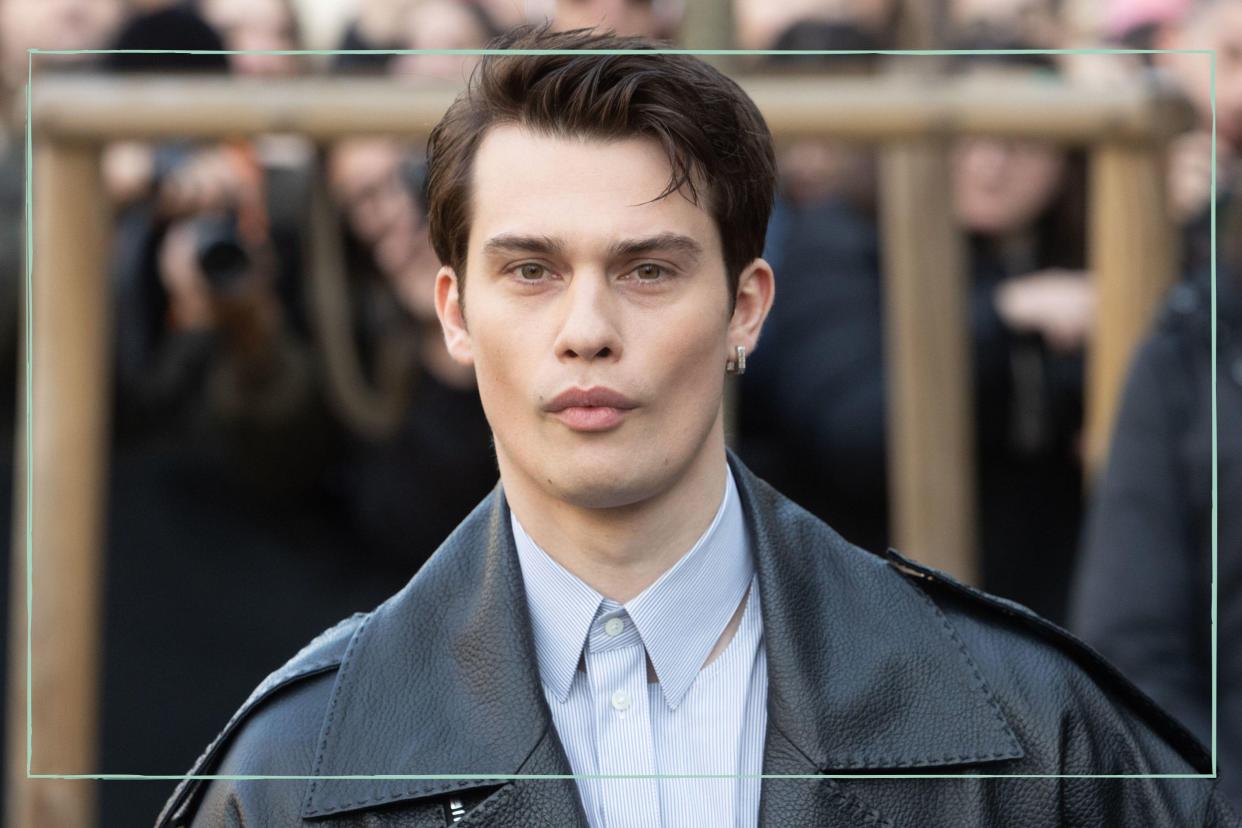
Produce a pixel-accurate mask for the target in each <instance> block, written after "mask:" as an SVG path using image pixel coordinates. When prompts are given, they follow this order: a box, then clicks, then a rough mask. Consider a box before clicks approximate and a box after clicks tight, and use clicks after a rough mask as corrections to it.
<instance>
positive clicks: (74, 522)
mask: <svg viewBox="0 0 1242 828" xmlns="http://www.w3.org/2000/svg"><path fill="white" fill-rule="evenodd" d="M34 162H35V168H34V273H33V285H32V290H33V295H32V297H31V298H32V305H31V307H32V313H33V320H30V321H32V322H33V325H34V328H33V350H32V353H31V357H32V362H31V365H32V379H33V392H34V398H33V400H32V422H33V429H34V433H33V438H34V441H33V461H34V470H35V475H34V480H33V487H32V489H31V494H32V496H33V499H32V500H31V506H32V513H31V514H32V518H33V535H32V537H33V546H32V562H33V578H32V583H33V596H32V602H31V604H30V607H31V613H32V615H31V617H32V626H31V648H30V658H31V662H30V665H29V669H30V682H31V688H32V694H31V705H30V727H31V737H32V738H31V751H32V752H31V764H30V772H31V773H34V774H40V773H43V774H91V773H99V772H100V769H99V767H98V750H97V746H98V722H99V687H100V680H99V676H100V665H101V658H100V655H101V654H100V642H101V638H102V636H101V634H100V629H101V622H102V617H101V611H100V593H101V591H102V552H101V550H102V547H103V543H102V540H103V518H104V488H103V483H104V471H105V461H106V454H107V447H108V443H109V434H108V429H109V422H108V401H109V399H110V398H111V389H110V387H109V382H110V374H111V372H110V370H109V369H110V366H111V362H110V360H109V358H108V354H109V353H110V340H111V336H110V330H109V327H110V321H111V296H110V292H109V290H108V282H107V271H106V267H105V264H106V261H107V241H108V229H109V228H108V223H107V221H106V217H105V212H104V210H105V208H104V199H103V193H102V191H101V188H100V181H99V154H98V150H97V148H96V147H95V146H91V145H82V144H78V145H66V144H37V145H36V147H35V158H34ZM24 410H25V400H24V397H23V401H22V411H24ZM21 419H22V418H21V417H19V422H20V421H21ZM19 436H20V437H21V438H22V440H21V442H19V443H18V447H17V453H18V456H19V457H21V458H22V460H23V462H24V457H25V442H24V436H25V432H24V429H23V430H19ZM14 491H15V492H17V493H19V497H18V498H16V502H17V503H18V504H19V509H20V510H19V511H18V512H17V513H16V515H15V518H16V520H15V521H14V527H15V528H14V542H13V547H12V550H13V551H12V554H13V567H12V572H13V576H14V577H13V584H14V589H13V595H14V597H15V599H16V600H14V601H13V612H12V616H11V619H12V622H13V623H12V626H11V628H10V645H9V646H10V654H11V657H10V662H9V664H10V672H9V698H10V703H9V710H8V713H9V719H8V726H9V744H8V748H9V751H8V756H7V761H8V783H9V790H8V802H7V806H6V807H7V817H8V824H9V825H14V826H18V825H20V826H23V828H44V827H45V826H46V828H59V827H60V826H66V825H72V826H75V827H77V826H91V825H93V824H95V821H96V789H95V783H93V782H90V781H87V780H55V779H28V778H27V777H26V770H27V766H26V727H27V718H26V670H27V664H26V655H27V653H26V610H27V595H26V511H25V492H26V480H25V479H18V480H17V481H16V485H15V486H14Z"/></svg>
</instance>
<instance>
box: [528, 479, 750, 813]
mask: <svg viewBox="0 0 1242 828" xmlns="http://www.w3.org/2000/svg"><path fill="white" fill-rule="evenodd" d="M510 519H511V522H512V527H513V537H514V540H515V542H516V545H517V551H518V560H519V562H520V565H521V569H522V579H523V581H524V583H525V587H526V599H527V605H528V607H529V610H530V617H531V626H532V630H533V632H534V640H535V651H536V654H537V657H538V660H539V673H540V678H541V680H542V683H543V690H544V695H545V696H546V698H547V700H548V706H549V707H550V708H551V710H552V720H553V723H554V724H555V726H556V730H557V734H558V735H559V736H560V739H561V743H562V744H563V745H564V747H565V752H566V754H567V756H568V758H569V764H570V766H571V767H572V768H573V772H574V774H575V776H576V777H577V779H576V782H577V785H578V791H579V793H580V795H581V797H582V802H583V805H584V807H585V809H586V814H587V818H588V820H589V821H590V824H591V826H592V828H638V827H639V826H642V828H651V826H696V825H702V826H733V825H737V826H753V825H755V824H756V823H757V820H758V814H759V786H760V780H759V778H758V776H757V774H759V773H761V771H762V767H763V742H764V729H765V726H766V724H767V689H768V685H767V662H766V658H765V654H764V647H763V623H762V619H761V613H760V606H759V588H758V581H757V579H756V576H755V570H754V563H753V561H752V558H751V554H750V549H749V546H748V544H747V538H746V526H745V522H744V519H743V516H742V509H741V504H740V502H739V500H738V495H737V489H736V486H735V484H734V482H733V475H732V472H731V471H729V472H728V474H727V479H726V482H725V492H724V496H723V497H722V498H721V503H720V507H719V509H717V511H716V515H715V517H714V518H713V520H712V523H711V525H710V526H709V527H708V528H707V530H706V531H705V532H704V533H703V534H702V535H701V536H700V537H699V539H698V541H697V542H696V543H695V544H694V546H693V547H692V548H691V549H690V550H689V551H688V552H687V553H686V554H685V555H683V556H682V557H681V559H680V560H678V561H677V563H675V564H674V565H673V566H672V567H670V568H669V569H668V571H667V572H665V573H664V574H663V575H661V576H660V578H659V579H658V580H657V581H656V582H655V583H653V584H652V585H651V586H649V587H647V589H645V590H643V592H642V593H641V594H639V595H638V596H636V597H635V598H633V599H632V600H630V601H628V602H627V603H625V604H624V605H622V604H618V603H616V602H615V601H612V600H610V599H606V598H604V597H603V596H602V595H600V594H599V593H598V592H596V591H595V590H593V589H592V588H591V587H589V586H587V585H586V584H585V583H583V581H582V580H581V579H579V578H578V577H577V576H576V575H574V574H573V573H571V572H569V571H568V570H567V569H565V568H564V567H563V566H561V565H560V564H558V563H557V562H556V561H554V560H553V559H552V558H551V557H549V556H548V554H547V553H546V552H544V551H543V550H542V549H540V548H539V546H538V545H537V544H536V543H535V542H534V541H533V540H532V539H531V538H530V536H529V535H527V534H526V531H525V530H524V529H523V528H522V525H521V522H520V521H519V520H518V518H517V516H516V515H515V514H513V513H512V512H510ZM743 596H745V598H746V606H745V609H744V610H743V613H742V619H741V623H740V625H739V626H738V628H737V630H736V632H735V633H734V635H733V638H732V639H730V641H729V643H728V645H727V647H726V648H725V650H724V651H723V652H721V653H720V654H718V655H717V657H716V658H715V659H713V660H712V662H711V663H710V664H708V665H707V666H706V667H704V666H703V662H704V661H705V660H706V659H707V656H708V654H709V653H710V652H711V650H712V648H713V647H714V646H715V644H716V642H717V640H718V639H719V638H720V636H721V634H722V633H723V632H724V629H725V627H726V626H727V625H728V623H729V620H730V619H731V618H732V617H733V614H734V612H735V611H736V610H737V607H738V604H739V603H740V602H741V601H742V598H743ZM648 659H650V662H651V665H652V667H653V668H654V672H655V676H656V677H657V678H658V681H656V682H652V683H648V678H647V661H648ZM580 667H581V668H584V669H580ZM656 774H660V775H665V776H663V777H662V778H636V777H653V775H656ZM668 775H680V776H681V777H682V778H670V776H668ZM688 775H689V776H703V775H713V776H717V777H719V776H721V775H723V776H725V777H733V778H698V779H687V778H685V777H686V776H688ZM739 775H742V776H739ZM744 775H750V778H745V776H744ZM609 777H612V778H609ZM624 777H629V778H624Z"/></svg>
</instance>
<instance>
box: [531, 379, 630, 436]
mask: <svg viewBox="0 0 1242 828" xmlns="http://www.w3.org/2000/svg"><path fill="white" fill-rule="evenodd" d="M637 407H638V403H636V402H634V401H633V400H631V399H630V398H629V397H627V396H625V395H624V394H622V393H620V392H619V391H614V390H613V389H611V388H605V387H603V386H599V385H597V386H595V387H594V388H586V389H583V388H570V389H569V390H567V391H562V392H561V393H560V394H557V395H556V397H554V398H553V399H552V401H551V402H550V403H548V404H547V405H546V406H545V407H544V410H546V411H548V412H549V413H551V414H552V416H554V417H556V419H558V420H560V421H561V422H562V423H564V424H565V425H566V426H568V427H569V428H571V429H573V430H574V431H608V430H609V429H613V428H616V427H617V426H618V425H620V424H621V421H622V420H624V419H625V416H626V414H627V413H628V412H629V411H631V410H632V409H634V408H637Z"/></svg>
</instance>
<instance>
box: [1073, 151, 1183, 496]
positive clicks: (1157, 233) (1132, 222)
mask: <svg viewBox="0 0 1242 828" xmlns="http://www.w3.org/2000/svg"><path fill="white" fill-rule="evenodd" d="M1161 150H1162V145H1161V144H1159V143H1148V144H1145V145H1144V144H1138V143H1132V142H1123V141H1115V142H1107V143H1102V144H1099V145H1097V146H1096V148H1095V149H1094V151H1093V153H1092V157H1091V179H1090V181H1091V192H1090V204H1091V211H1090V221H1091V228H1090V230H1091V234H1090V239H1091V249H1090V262H1091V271H1092V275H1093V277H1094V279H1095V285H1096V295H1097V307H1098V309H1099V310H1098V316H1097V318H1096V323H1095V330H1094V331H1093V333H1092V341H1091V343H1090V348H1089V351H1088V355H1087V394H1086V417H1085V420H1086V422H1085V428H1086V434H1085V437H1086V455H1087V456H1086V461H1087V462H1086V471H1087V478H1088V483H1089V482H1090V479H1091V478H1093V477H1094V475H1095V473H1097V472H1098V471H1099V470H1100V469H1102V468H1103V464H1104V461H1105V460H1106V458H1107V455H1108V444H1109V440H1110V437H1111V435H1112V431H1113V421H1114V419H1115V418H1116V414H1117V406H1118V404H1119V402H1120V397H1121V392H1122V388H1123V386H1124V383H1125V378H1126V376H1127V374H1128V372H1129V367H1130V360H1131V358H1132V357H1133V354H1134V350H1135V348H1136V347H1137V346H1138V344H1139V342H1140V341H1141V340H1142V339H1143V338H1144V337H1145V336H1146V335H1147V333H1148V330H1149V328H1150V325H1151V321H1152V317H1153V314H1154V312H1155V310H1156V309H1157V307H1158V306H1159V305H1160V303H1161V301H1162V300H1163V297H1164V294H1165V291H1167V290H1168V287H1169V285H1170V284H1172V283H1173V281H1174V279H1175V278H1176V275H1177V274H1176V270H1177V264H1176V262H1177V239H1176V235H1175V233H1174V229H1173V226H1172V223H1171V221H1170V220H1169V218H1168V213H1167V211H1166V201H1165V180H1164V165H1163V163H1162V159H1163V155H1162V154H1161Z"/></svg>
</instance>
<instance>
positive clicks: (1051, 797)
mask: <svg viewBox="0 0 1242 828" xmlns="http://www.w3.org/2000/svg"><path fill="white" fill-rule="evenodd" d="M499 46H500V48H514V49H554V50H561V51H560V53H558V54H543V55H508V56H490V57H487V58H485V59H484V60H483V62H482V63H481V64H480V67H479V70H478V72H477V73H476V75H475V76H474V78H473V80H472V84H471V89H470V91H469V93H468V94H467V95H465V96H463V97H461V98H459V99H458V100H457V102H456V103H454V105H453V106H452V107H451V108H450V110H449V112H448V113H447V114H446V115H445V117H444V119H443V120H442V121H441V123H440V124H439V125H438V126H437V127H436V129H435V131H434V132H433V134H432V137H431V140H430V142H429V156H430V160H429V165H430V166H429V176H430V178H429V188H430V190H429V201H430V224H431V235H432V239H433V242H434V244H435V247H436V252H437V254H438V256H439V258H440V260H441V262H443V267H442V269H441V270H440V271H439V273H438V274H437V278H436V284H435V290H436V309H437V313H438V315H439V318H440V320H441V323H442V325H443V328H444V333H445V340H446V343H447V346H448V348H449V351H450V353H451V354H452V355H453V357H454V358H455V359H457V360H459V361H461V362H462V363H464V364H471V365H473V366H474V370H475V373H476V376H477V378H478V386H479V392H480V396H481V399H482V403H483V408H484V410H485V412H486V415H487V419H488V422H489V423H490V425H491V428H492V432H493V437H494V442H495V448H496V457H497V461H498V464H499V467H500V483H499V484H498V485H497V487H496V489H495V490H494V491H493V492H492V493H491V494H490V495H489V496H488V497H487V498H486V499H485V500H484V501H483V502H482V503H480V504H479V506H478V507H477V508H476V509H475V510H474V512H472V513H471V514H470V515H469V516H468V517H467V518H466V519H465V521H463V523H462V524H461V525H460V526H459V527H458V528H457V529H456V530H455V531H454V532H453V534H452V535H450V536H449V538H448V539H447V540H446V541H445V543H444V545H443V546H442V547H441V548H440V549H439V550H438V551H437V552H436V554H435V555H434V556H433V557H432V558H431V560H429V561H428V562H427V564H426V565H425V566H424V567H423V568H422V570H421V571H420V572H419V573H418V574H417V575H416V576H415V577H414V578H413V580H411V581H410V583H409V584H408V585H407V586H406V587H405V588H404V589H403V590H402V591H401V592H400V593H398V594H397V595H395V596H393V598H391V599H390V600H388V601H387V602H385V603H384V604H382V605H381V606H380V607H379V608H377V609H376V610H375V611H373V612H371V613H367V614H362V615H358V616H355V617H353V618H351V619H348V620H346V621H344V622H342V623H341V624H340V625H338V626H337V627H335V628H333V629H331V630H329V631H327V632H326V633H324V634H323V635H321V636H320V637H319V638H317V639H316V640H315V641H313V642H311V644H309V645H308V646H307V647H306V648H305V649H304V650H303V651H302V652H301V653H299V654H298V655H297V656H295V657H294V659H293V660H292V661H291V662H289V664H287V665H286V666H285V667H283V668H281V669H280V670H278V671H277V672H275V673H273V674H272V675H271V676H270V677H269V678H268V679H266V680H265V681H264V682H263V683H262V684H261V685H260V687H259V688H258V689H257V690H256V691H255V693H254V694H253V695H252V696H251V698H250V700H248V701H247V702H246V703H245V704H244V705H243V706H242V708H241V710H240V711H239V712H238V713H237V715H236V716H234V718H233V720H232V721H231V722H230V723H229V724H228V725H227V726H226V728H225V730H224V732H223V733H222V734H221V736H220V737H218V738H217V740H216V741H215V742H214V743H213V744H212V745H211V746H210V747H209V748H208V750H207V752H206V753H205V754H204V755H203V757H202V758H201V759H200V760H199V762H198V763H197V764H196V765H195V767H194V769H193V771H192V773H193V774H196V775H203V774H215V775H227V776H241V775H247V776H249V775H265V776H273V775H275V776H303V777H314V778H313V779H303V780H273V779H232V780H215V781H212V782H211V783H210V784H205V780H195V781H187V782H185V783H183V784H182V786H181V787H180V788H179V789H178V791H177V793H176V794H175V795H174V796H173V798H172V799H171V800H170V802H169V804H168V805H167V807H166V808H165V812H164V814H163V816H162V817H161V820H160V824H161V825H186V824H192V825H197V826H209V825H210V826H214V825H303V824H305V825H331V826H363V825H376V826H378V825H402V826H405V825H410V826H415V825H418V826H422V825H448V824H453V823H456V822H458V821H460V824H462V825H494V826H509V825H530V826H587V825H589V826H603V825H607V826H648V825H666V826H681V825H707V826H718V825H756V824H762V825H808V826H822V825H859V824H874V825H920V826H929V825H930V826H950V825H951V826H960V825H993V824H1009V825H1023V826H1032V825H1033V826H1043V825H1179V826H1180V825H1209V824H1210V825H1220V824H1230V825H1235V824H1238V823H1237V821H1236V819H1235V818H1234V817H1233V816H1232V815H1230V814H1228V813H1227V811H1226V810H1225V807H1224V806H1223V805H1222V804H1221V803H1220V802H1219V800H1218V799H1217V798H1216V796H1215V792H1214V782H1213V780H1210V779H1208V780H1202V779H1180V780H1169V779H1160V780H1136V779H1126V780H1121V779H1106V780H1100V779H1079V778H1049V779H1029V778H1026V779H996V778H974V779H910V780H875V779H858V778H847V779H829V778H820V779H810V778H806V776H808V775H822V774H854V775H863V776H867V775H874V774H962V773H967V774H975V775H997V774H1025V775H1031V774H1037V775H1038V774H1053V775H1081V774H1143V773H1191V774H1193V773H1199V772H1204V771H1206V770H1207V768H1208V766H1209V764H1210V763H1209V760H1208V758H1207V757H1206V756H1205V755H1204V753H1203V751H1202V749H1201V748H1200V747H1199V746H1198V745H1197V743H1196V742H1195V741H1194V739H1193V738H1192V737H1191V736H1189V734H1187V733H1186V732H1185V731H1184V730H1183V729H1182V728H1181V727H1180V726H1179V725H1177V724H1175V723H1174V722H1173V721H1172V720H1170V719H1168V718H1167V717H1165V716H1164V715H1163V714H1162V713H1161V712H1160V711H1159V710H1157V709H1156V708H1155V707H1154V706H1153V705H1152V704H1151V702H1149V701H1148V700H1146V699H1145V698H1144V697H1143V696H1142V695H1141V694H1139V693H1138V692H1137V691H1136V690H1134V689H1133V688H1132V687H1131V686H1130V685H1129V684H1127V683H1126V682H1125V681H1124V680H1123V679H1121V677H1120V676H1118V675H1117V674H1116V673H1115V672H1114V671H1112V670H1111V669H1110V668H1109V667H1107V666H1106V665H1105V664H1103V663H1102V662H1100V661H1099V660H1098V659H1097V658H1096V657H1095V656H1093V655H1092V654H1091V653H1090V652H1089V651H1087V650H1086V648H1084V647H1083V646H1082V645H1080V644H1078V643H1077V642H1076V641H1074V640H1073V639H1071V638H1069V637H1068V636H1066V635H1065V634H1064V633H1062V632H1060V631H1059V630H1057V629H1056V628H1055V627H1053V626H1052V625H1050V624H1047V623H1046V622H1044V621H1042V620H1041V619H1039V618H1038V617H1036V616H1034V615H1032V614H1029V613H1027V612H1025V611H1024V610H1022V609H1021V608H1019V607H1017V606H1016V605H1012V604H1009V603H1006V602H1003V601H1000V600H997V599H993V598H991V597H989V596H986V595H983V594H981V593H977V592H975V591H973V590H970V589H969V588H967V587H963V586H960V585H957V584H955V583H954V582H952V581H950V580H948V579H946V578H944V577H943V576H941V575H939V574H938V573H935V572H933V571H930V570H926V569H924V568H921V567H919V566H918V565H916V564H912V563H910V562H908V561H905V560H903V559H902V558H900V557H899V556H897V555H896V554H895V553H890V556H889V558H888V559H887V560H885V559H882V558H880V557H876V556H872V555H870V554H868V553H866V552H863V551H862V550H860V549H858V548H857V547H854V546H852V545H850V544H849V543H848V542H846V541H845V540H844V539H843V538H841V536H839V535H838V534H836V533H835V532H834V531H833V530H832V529H830V528H829V527H827V526H826V525H824V524H823V523H821V522H820V521H818V520H817V519H815V518H814V517H812V516H811V515H809V514H807V513H806V512H804V511H802V510H801V509H799V508H798V507H797V506H795V505H794V504H793V503H791V502H790V501H788V500H786V499H785V498H783V497H782V496H781V495H780V494H779V493H777V492H776V491H774V490H773V489H771V487H769V486H767V485H766V484H765V483H763V482H762V481H761V480H759V479H757V478H755V477H754V476H753V475H752V474H751V473H750V472H749V471H747V469H746V468H745V467H744V466H743V465H742V464H741V463H740V462H739V461H738V460H737V458H736V457H734V456H733V455H731V454H730V453H729V452H727V451H726V449H725V445H724V434H723V426H722V404H721V399H722V392H723V386H724V382H725V378H726V374H728V373H734V374H736V373H741V372H742V371H743V370H745V358H746V355H747V354H750V353H752V352H753V350H754V347H755V343H756V341H757V340H758V338H759V332H760V329H761V327H762V324H763V321H764V318H765V316H766V315H767V313H768V310H769V308H770V307H771V304H772V299H773V295H774V287H773V283H774V279H773V274H772V271H771V269H770V267H769V266H768V265H767V263H766V262H764V261H763V260H762V259H761V258H759V253H760V251H761V248H762V242H763V236H764V231H765V226H766V223H767V217H768V211H769V210H770V208H771V204H772V191H773V186H774V185H773V181H774V177H775V172H774V163H773V153H772V146H771V137H770V135H769V133H768V130H767V128H766V126H765V124H764V122H763V119H762V118H761V117H760V115H759V113H758V112H757V110H756V109H755V107H754V104H753V103H752V102H751V101H750V100H749V99H748V98H747V97H746V96H745V94H744V93H742V92H741V90H740V89H739V88H738V87H737V86H736V85H735V84H734V83H733V82H732V81H730V80H728V79H727V78H725V77H724V76H722V75H721V74H720V73H718V72H717V71H716V70H714V69H712V68H710V67H709V66H707V65H706V64H703V63H701V62H699V61H697V60H695V59H693V58H690V57H686V56H671V55H670V56H660V55H651V54H636V55H607V56H606V55H598V54H581V55H579V54H574V53H573V50H576V49H583V48H590V49H632V48H645V47H647V46H649V44H648V43H647V42H646V41H643V40H639V39H628V38H617V37H612V36H601V35H593V34H591V33H589V32H582V31H576V32H568V33H563V34H548V33H546V32H542V31H532V30H529V29H524V30H521V31H518V32H516V33H513V34H511V35H509V36H506V37H505V38H504V39H502V40H501V41H500V42H499ZM793 301H796V297H794V298H793ZM761 773H762V774H771V775H778V776H785V777H790V776H800V777H801V778H769V779H760V778H759V774H761ZM437 774H438V775H440V776H441V777H442V778H438V779H436V778H428V777H429V776H434V775H437ZM571 774H576V775H578V777H579V778H572V777H571V776H570V775H571ZM655 774H679V775H681V776H682V777H683V778H654V775H655ZM705 774H712V775H714V777H713V778H710V779H702V778H699V779H693V778H684V777H686V776H688V775H689V776H693V775H699V776H702V775H705ZM381 775H382V776H381ZM366 777H379V778H366ZM531 777H556V778H531ZM622 777H625V778H622Z"/></svg>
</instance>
